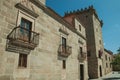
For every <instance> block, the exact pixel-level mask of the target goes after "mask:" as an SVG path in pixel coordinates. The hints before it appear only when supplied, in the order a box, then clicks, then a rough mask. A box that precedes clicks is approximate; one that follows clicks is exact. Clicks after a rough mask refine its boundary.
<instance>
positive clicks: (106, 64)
mask: <svg viewBox="0 0 120 80" xmlns="http://www.w3.org/2000/svg"><path fill="white" fill-rule="evenodd" d="M104 53H105V56H104V67H105V74H108V73H110V72H112V64H111V62H112V60H113V55H112V54H111V53H110V52H108V51H107V50H106V49H105V51H104Z"/></svg>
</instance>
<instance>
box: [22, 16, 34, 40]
mask: <svg viewBox="0 0 120 80" xmlns="http://www.w3.org/2000/svg"><path fill="white" fill-rule="evenodd" d="M20 27H21V28H20V32H21V38H22V39H23V40H26V41H28V40H29V41H30V37H31V29H32V22H30V21H28V20H26V19H24V18H21V24H20Z"/></svg>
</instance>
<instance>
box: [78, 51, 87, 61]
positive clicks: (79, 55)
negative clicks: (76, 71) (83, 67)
mask: <svg viewBox="0 0 120 80" xmlns="http://www.w3.org/2000/svg"><path fill="white" fill-rule="evenodd" d="M86 58H87V54H86V53H85V52H82V53H79V54H78V60H79V62H83V61H84V60H85V59H86Z"/></svg>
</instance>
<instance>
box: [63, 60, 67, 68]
mask: <svg viewBox="0 0 120 80" xmlns="http://www.w3.org/2000/svg"><path fill="white" fill-rule="evenodd" d="M63 69H66V61H65V60H63Z"/></svg>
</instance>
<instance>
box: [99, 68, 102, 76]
mask: <svg viewBox="0 0 120 80" xmlns="http://www.w3.org/2000/svg"><path fill="white" fill-rule="evenodd" d="M99 70H100V77H102V67H101V66H100V67H99Z"/></svg>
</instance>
